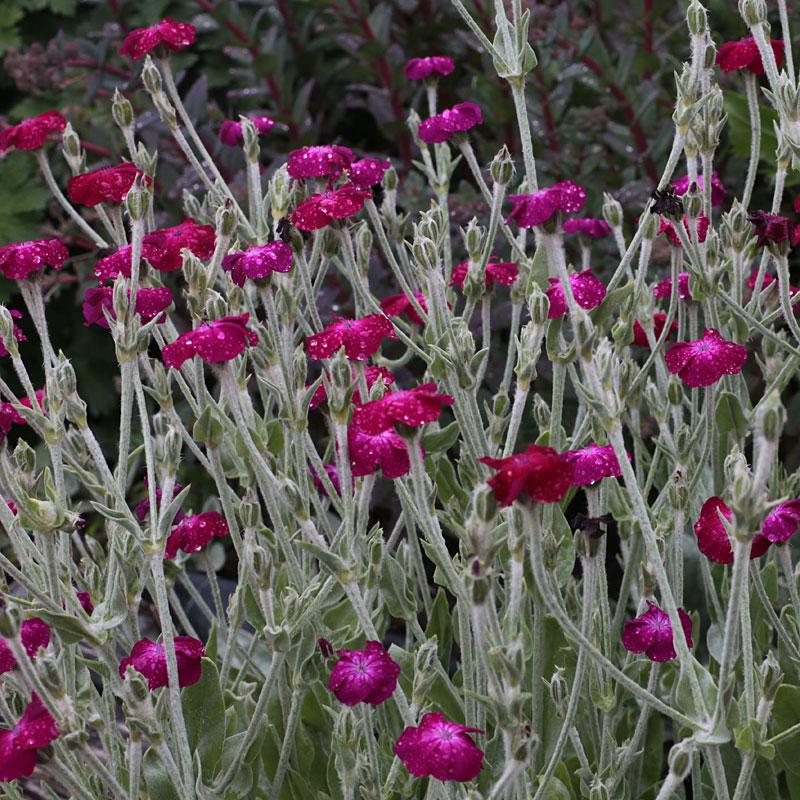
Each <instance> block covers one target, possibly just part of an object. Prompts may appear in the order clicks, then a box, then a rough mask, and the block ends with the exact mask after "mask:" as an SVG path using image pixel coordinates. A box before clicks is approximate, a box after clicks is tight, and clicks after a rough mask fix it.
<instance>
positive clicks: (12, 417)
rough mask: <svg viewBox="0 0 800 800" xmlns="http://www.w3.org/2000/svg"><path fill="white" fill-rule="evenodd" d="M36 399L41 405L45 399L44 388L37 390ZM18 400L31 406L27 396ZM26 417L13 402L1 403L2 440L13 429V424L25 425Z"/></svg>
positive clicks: (0, 423) (23, 404)
mask: <svg viewBox="0 0 800 800" xmlns="http://www.w3.org/2000/svg"><path fill="white" fill-rule="evenodd" d="M36 399H37V401H38V403H39V406H41V405H42V402H43V400H44V389H38V390H37V391H36ZM17 402H18V403H19V404H20V405H22V406H26V407H27V408H31V401H30V400H29V399H28V398H27V397H22V398H20V399H19V400H17ZM25 424H27V423H26V421H25V417H23V416H22V415H21V414H20V413H19V412H18V411H17V409H16V408H14V406H13V404H11V403H0V441H2V440H3V437H4V436H5V435H6V434H7V433H8V432H9V431H10V430H11V426H12V425H25Z"/></svg>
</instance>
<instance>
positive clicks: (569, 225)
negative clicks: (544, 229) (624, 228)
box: [562, 217, 611, 239]
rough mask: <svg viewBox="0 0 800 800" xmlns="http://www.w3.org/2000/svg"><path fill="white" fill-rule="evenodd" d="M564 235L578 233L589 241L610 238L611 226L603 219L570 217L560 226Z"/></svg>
mask: <svg viewBox="0 0 800 800" xmlns="http://www.w3.org/2000/svg"><path fill="white" fill-rule="evenodd" d="M562 228H563V229H564V233H579V234H581V236H587V237H588V238H589V239H602V238H604V237H605V236H611V226H610V225H609V224H608V223H607V222H606V221H605V220H604V219H594V218H592V217H571V218H570V219H565V220H564V224H563V225H562Z"/></svg>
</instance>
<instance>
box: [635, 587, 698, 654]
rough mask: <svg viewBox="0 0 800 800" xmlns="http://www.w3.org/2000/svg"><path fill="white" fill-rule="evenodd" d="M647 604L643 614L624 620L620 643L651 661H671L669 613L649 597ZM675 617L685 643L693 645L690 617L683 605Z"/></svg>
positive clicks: (672, 645)
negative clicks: (677, 619) (677, 618)
mask: <svg viewBox="0 0 800 800" xmlns="http://www.w3.org/2000/svg"><path fill="white" fill-rule="evenodd" d="M647 605H648V609H647V611H645V612H644V614H641V615H640V616H638V617H636V619H630V620H627V621H626V622H625V630H624V631H623V632H622V644H623V645H624V646H625V649H626V650H630V652H631V653H644V654H645V655H646V656H647V657H648V658H649V659H650V660H651V661H659V662H660V661H671V660H672V659H673V658H675V656H676V653H675V644H674V640H673V635H672V625H671V624H670V621H669V615H668V614H667V612H666V611H662V610H661V609H660V608H659V607H658V606H657V605H656V604H655V603H652V602H650V600H648V601H647ZM678 617H680V621H681V628H683V635H684V636H685V637H686V644H687V645H688V646H689V647H694V642H693V641H692V620H691V619H690V618H689V615H688V614H687V613H686V612H685V611H684V610H683V609H682V608H679V609H678Z"/></svg>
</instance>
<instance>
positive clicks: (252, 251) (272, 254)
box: [222, 239, 292, 286]
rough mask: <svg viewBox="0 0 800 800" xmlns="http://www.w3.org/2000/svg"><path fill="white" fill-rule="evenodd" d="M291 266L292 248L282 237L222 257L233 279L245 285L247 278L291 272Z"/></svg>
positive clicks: (225, 267) (223, 267)
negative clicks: (281, 239)
mask: <svg viewBox="0 0 800 800" xmlns="http://www.w3.org/2000/svg"><path fill="white" fill-rule="evenodd" d="M291 268H292V248H291V247H289V245H288V244H286V243H285V242H282V241H280V239H276V240H275V241H274V242H269V243H268V244H262V245H258V246H255V247H249V248H248V249H247V250H242V251H241V252H239V253H228V255H226V256H223V258H222V269H224V270H225V271H226V272H230V273H231V280H232V281H233V282H234V283H235V284H236V285H237V286H244V282H245V280H246V279H247V278H250V279H251V280H254V281H257V280H264V279H265V278H268V277H269V276H270V275H272V273H273V272H289V271H290V270H291Z"/></svg>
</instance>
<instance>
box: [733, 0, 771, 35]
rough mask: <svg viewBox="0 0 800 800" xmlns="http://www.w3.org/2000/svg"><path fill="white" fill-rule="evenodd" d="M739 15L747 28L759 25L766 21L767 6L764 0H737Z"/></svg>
mask: <svg viewBox="0 0 800 800" xmlns="http://www.w3.org/2000/svg"><path fill="white" fill-rule="evenodd" d="M739 14H740V16H741V17H742V19H743V20H744V21H745V23H746V24H747V25H748V27H753V26H754V25H761V24H763V23H764V22H766V21H767V4H766V2H765V1H764V0H739ZM767 38H769V36H768V37H767Z"/></svg>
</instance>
